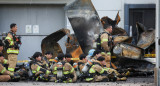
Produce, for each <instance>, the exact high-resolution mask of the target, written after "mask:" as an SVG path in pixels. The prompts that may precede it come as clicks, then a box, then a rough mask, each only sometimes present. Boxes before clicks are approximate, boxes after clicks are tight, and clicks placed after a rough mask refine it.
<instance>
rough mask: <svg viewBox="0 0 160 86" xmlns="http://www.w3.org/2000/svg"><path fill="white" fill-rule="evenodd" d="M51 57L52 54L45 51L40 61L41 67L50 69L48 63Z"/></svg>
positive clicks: (49, 63)
mask: <svg viewBox="0 0 160 86" xmlns="http://www.w3.org/2000/svg"><path fill="white" fill-rule="evenodd" d="M52 57H53V53H52V52H51V51H47V52H46V53H45V56H44V57H43V59H42V61H43V65H45V66H46V67H47V69H49V68H50V66H51V64H52V63H51V62H50V61H49V60H50V59H51V58H52Z"/></svg>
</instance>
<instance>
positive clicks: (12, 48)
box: [5, 23, 20, 72]
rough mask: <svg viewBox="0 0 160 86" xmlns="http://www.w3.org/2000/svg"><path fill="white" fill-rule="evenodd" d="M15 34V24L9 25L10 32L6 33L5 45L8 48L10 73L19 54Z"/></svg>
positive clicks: (18, 41)
mask: <svg viewBox="0 0 160 86" xmlns="http://www.w3.org/2000/svg"><path fill="white" fill-rule="evenodd" d="M16 32H17V25H16V24H15V23H12V24H11V25H10V31H9V32H8V35H7V37H6V41H5V43H6V44H7V46H8V49H7V54H8V62H9V66H8V70H9V71H11V72H14V70H15V67H16V63H17V55H18V53H19V44H20V40H18V37H16Z"/></svg>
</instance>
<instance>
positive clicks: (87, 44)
mask: <svg viewBox="0 0 160 86" xmlns="http://www.w3.org/2000/svg"><path fill="white" fill-rule="evenodd" d="M65 9H66V13H67V16H68V19H69V21H70V23H71V26H72V28H73V30H74V33H75V36H76V37H77V40H78V42H79V44H80V46H81V48H82V50H83V52H84V53H85V54H87V53H88V51H89V50H90V49H92V48H93V40H95V38H94V35H95V34H97V35H98V34H99V33H100V29H102V25H101V22H100V19H99V16H98V14H97V12H96V10H95V8H94V6H93V4H92V2H91V0H76V1H75V2H73V3H72V4H71V5H69V6H67V7H66V8H65Z"/></svg>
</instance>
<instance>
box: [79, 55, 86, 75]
mask: <svg viewBox="0 0 160 86" xmlns="http://www.w3.org/2000/svg"><path fill="white" fill-rule="evenodd" d="M79 59H80V60H79V61H78V68H79V70H80V72H81V73H82V69H83V67H84V65H85V63H87V55H85V54H81V55H80V56H79Z"/></svg>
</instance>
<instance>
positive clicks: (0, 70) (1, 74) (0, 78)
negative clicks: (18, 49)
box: [0, 53, 20, 82]
mask: <svg viewBox="0 0 160 86" xmlns="http://www.w3.org/2000/svg"><path fill="white" fill-rule="evenodd" d="M3 64H5V59H4V56H3V54H2V53H0V82H7V81H9V80H10V81H11V80H15V79H20V76H19V75H17V74H14V73H12V72H10V71H8V70H7V69H6V68H5V67H4V66H3Z"/></svg>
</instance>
